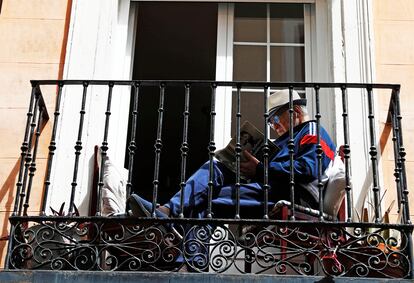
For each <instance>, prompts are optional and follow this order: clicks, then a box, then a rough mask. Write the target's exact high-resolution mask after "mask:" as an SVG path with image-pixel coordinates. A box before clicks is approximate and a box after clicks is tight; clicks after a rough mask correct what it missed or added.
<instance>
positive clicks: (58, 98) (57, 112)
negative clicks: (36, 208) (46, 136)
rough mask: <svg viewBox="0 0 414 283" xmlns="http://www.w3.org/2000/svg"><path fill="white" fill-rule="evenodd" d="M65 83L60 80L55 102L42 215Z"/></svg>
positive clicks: (43, 207) (44, 212)
mask: <svg viewBox="0 0 414 283" xmlns="http://www.w3.org/2000/svg"><path fill="white" fill-rule="evenodd" d="M63 85H64V84H63V82H61V81H59V82H58V93H57V96H56V102H55V112H54V119H53V130H52V135H51V137H50V143H49V155H48V158H47V166H46V178H45V183H44V190H43V200H42V208H41V211H40V215H45V214H46V204H47V197H48V194H49V187H50V175H51V171H52V164H53V157H54V155H55V150H56V132H57V127H58V124H59V116H60V102H61V97H62V89H63Z"/></svg>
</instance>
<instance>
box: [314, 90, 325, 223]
mask: <svg viewBox="0 0 414 283" xmlns="http://www.w3.org/2000/svg"><path fill="white" fill-rule="evenodd" d="M314 89H315V104H316V113H315V119H316V159H317V160H318V190H319V220H320V221H323V220H324V217H323V188H324V186H323V183H322V153H323V151H322V146H321V131H320V128H321V110H320V101H319V86H315V88H314Z"/></svg>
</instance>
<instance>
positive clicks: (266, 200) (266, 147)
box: [263, 85, 271, 219]
mask: <svg viewBox="0 0 414 283" xmlns="http://www.w3.org/2000/svg"><path fill="white" fill-rule="evenodd" d="M263 96H264V97H263V98H264V99H263V100H264V101H263V107H264V126H263V129H264V131H263V133H264V144H263V193H264V195H263V197H264V200H263V206H264V207H263V219H269V190H270V189H271V188H270V185H269V131H268V126H267V121H268V120H269V108H268V105H267V104H268V103H267V102H268V99H269V86H268V85H265V86H264V89H263Z"/></svg>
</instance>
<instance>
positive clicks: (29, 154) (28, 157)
mask: <svg viewBox="0 0 414 283" xmlns="http://www.w3.org/2000/svg"><path fill="white" fill-rule="evenodd" d="M39 99H40V96H39V95H38V94H37V93H36V94H35V103H34V110H33V116H32V119H31V122H30V134H29V143H28V150H27V154H26V157H25V163H24V173H23V183H22V187H21V190H20V199H19V212H18V215H22V210H23V203H24V199H25V197H26V186H27V183H28V178H29V168H30V164H31V162H32V143H33V134H34V131H35V127H36V119H37V114H38V108H39Z"/></svg>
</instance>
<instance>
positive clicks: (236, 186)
mask: <svg viewBox="0 0 414 283" xmlns="http://www.w3.org/2000/svg"><path fill="white" fill-rule="evenodd" d="M240 92H241V85H240V84H237V92H236V148H235V151H236V156H235V157H236V183H235V184H234V189H235V190H236V214H235V215H234V218H235V219H240V185H241V184H240V156H241V151H242V148H241V144H240V120H241V116H242V115H241V109H240V104H241V103H240Z"/></svg>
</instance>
